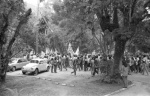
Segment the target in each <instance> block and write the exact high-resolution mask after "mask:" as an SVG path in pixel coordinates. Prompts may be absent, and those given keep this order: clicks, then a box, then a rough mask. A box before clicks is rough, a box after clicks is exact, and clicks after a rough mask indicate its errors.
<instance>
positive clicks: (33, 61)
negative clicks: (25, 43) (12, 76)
mask: <svg viewBox="0 0 150 96" xmlns="http://www.w3.org/2000/svg"><path fill="white" fill-rule="evenodd" d="M30 62H31V63H39V61H38V60H31V61H30Z"/></svg>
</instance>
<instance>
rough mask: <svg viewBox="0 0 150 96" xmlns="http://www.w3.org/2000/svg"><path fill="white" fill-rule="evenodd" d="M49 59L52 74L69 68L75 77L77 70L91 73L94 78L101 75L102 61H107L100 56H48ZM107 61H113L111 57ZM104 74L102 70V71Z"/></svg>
mask: <svg viewBox="0 0 150 96" xmlns="http://www.w3.org/2000/svg"><path fill="white" fill-rule="evenodd" d="M45 58H48V63H49V64H51V72H52V73H57V69H59V70H60V71H62V70H63V69H65V70H66V71H67V68H72V69H73V72H71V74H73V73H74V75H76V74H77V73H76V72H77V70H79V71H91V72H92V76H94V75H95V74H96V73H97V74H98V73H99V65H100V62H101V61H102V60H104V61H106V60H105V59H104V58H103V57H102V56H101V55H100V54H98V55H91V54H85V55H79V56H77V55H73V56H70V55H46V56H45ZM107 60H112V59H111V58H110V56H109V58H107ZM101 72H102V70H101Z"/></svg>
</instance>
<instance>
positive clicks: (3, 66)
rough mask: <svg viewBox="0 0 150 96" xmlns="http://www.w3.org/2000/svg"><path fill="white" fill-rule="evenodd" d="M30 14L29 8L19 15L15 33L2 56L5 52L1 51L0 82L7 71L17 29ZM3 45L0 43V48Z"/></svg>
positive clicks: (24, 22)
mask: <svg viewBox="0 0 150 96" xmlns="http://www.w3.org/2000/svg"><path fill="white" fill-rule="evenodd" d="M30 14H31V9H29V10H28V11H26V13H25V14H24V15H23V16H21V17H20V22H19V24H18V26H17V28H16V30H15V34H14V36H13V37H12V39H11V40H10V42H9V44H8V46H7V49H6V54H5V56H4V53H5V52H2V53H1V54H0V55H1V56H0V57H1V58H0V64H1V65H0V79H1V81H2V82H4V81H5V77H6V72H7V66H8V63H9V59H10V57H11V55H12V54H11V48H12V46H13V43H14V42H15V40H16V38H17V36H18V35H19V31H20V29H21V27H22V25H23V24H26V23H27V21H28V17H29V16H30ZM6 29H7V27H6V28H4V29H3V30H4V31H6ZM3 46H4V44H2V45H0V48H2V47H3Z"/></svg>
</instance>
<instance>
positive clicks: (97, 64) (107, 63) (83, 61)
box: [44, 54, 150, 87]
mask: <svg viewBox="0 0 150 96" xmlns="http://www.w3.org/2000/svg"><path fill="white" fill-rule="evenodd" d="M44 58H47V59H48V63H49V64H50V65H51V73H57V69H59V70H60V71H62V70H63V69H64V70H66V71H67V69H68V68H72V69H73V71H72V72H71V74H74V75H76V74H77V70H79V71H91V75H92V76H95V74H99V73H106V74H111V65H113V61H114V60H113V56H111V55H108V56H102V55H100V54H97V55H91V54H85V55H78V56H77V55H73V56H71V55H69V54H68V55H56V54H49V55H45V56H44ZM149 71H150V56H149V55H125V56H123V58H122V64H121V67H120V73H121V77H122V80H123V82H124V86H125V87H127V85H128V84H127V76H128V75H131V74H132V73H141V74H143V75H145V73H146V75H149Z"/></svg>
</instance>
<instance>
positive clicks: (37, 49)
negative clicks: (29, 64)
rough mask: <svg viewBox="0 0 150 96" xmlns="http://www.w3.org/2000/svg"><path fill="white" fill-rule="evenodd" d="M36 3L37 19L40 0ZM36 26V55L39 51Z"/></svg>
mask: <svg viewBox="0 0 150 96" xmlns="http://www.w3.org/2000/svg"><path fill="white" fill-rule="evenodd" d="M37 3H38V5H37V18H38V19H39V5H40V0H38V1H37ZM38 29H39V28H38V26H37V32H36V55H38V51H39V48H38V45H39V41H38V35H39V34H38V31H39V30H38Z"/></svg>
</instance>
